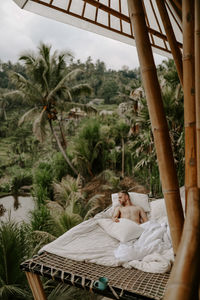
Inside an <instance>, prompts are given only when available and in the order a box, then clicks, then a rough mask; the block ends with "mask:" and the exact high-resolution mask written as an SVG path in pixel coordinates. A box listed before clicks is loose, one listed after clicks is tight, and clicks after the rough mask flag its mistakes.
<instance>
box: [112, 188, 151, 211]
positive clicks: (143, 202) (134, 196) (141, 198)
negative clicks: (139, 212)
mask: <svg viewBox="0 0 200 300" xmlns="http://www.w3.org/2000/svg"><path fill="white" fill-rule="evenodd" d="M129 195H130V199H131V202H132V203H133V204H134V205H137V206H140V207H142V208H143V209H144V211H145V212H149V211H150V210H151V208H150V205H149V200H148V195H146V194H140V193H134V192H130V193H129ZM119 205H120V203H119V199H118V193H115V194H112V206H113V207H116V206H119Z"/></svg>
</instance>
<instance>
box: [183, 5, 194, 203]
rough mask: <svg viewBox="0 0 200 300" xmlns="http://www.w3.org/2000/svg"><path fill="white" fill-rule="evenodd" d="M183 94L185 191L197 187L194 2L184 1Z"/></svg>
mask: <svg viewBox="0 0 200 300" xmlns="http://www.w3.org/2000/svg"><path fill="white" fill-rule="evenodd" d="M182 11H183V92H184V122H185V190H186V206H187V191H188V189H189V188H190V187H194V186H197V165H196V161H197V159H196V112H195V111H196V109H195V68H194V0H185V1H183V7H182Z"/></svg>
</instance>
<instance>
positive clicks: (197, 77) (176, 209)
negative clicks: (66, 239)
mask: <svg viewBox="0 0 200 300" xmlns="http://www.w3.org/2000/svg"><path fill="white" fill-rule="evenodd" d="M13 1H15V2H16V3H17V4H18V6H19V7H21V8H22V9H26V10H29V11H32V12H34V13H37V14H40V15H42V16H45V17H48V18H52V19H55V20H57V21H60V22H63V23H67V24H71V25H73V26H76V27H79V28H82V29H85V30H88V31H92V32H95V33H97V34H100V35H104V36H106V37H109V38H112V39H116V40H119V41H121V42H124V43H128V44H130V45H135V46H136V48H137V52H138V56H139V62H140V69H141V74H142V80H143V84H144V88H145V93H146V98H147V103H148V108H149V114H150V119H151V126H152V131H153V135H154V141H155V147H156V153H157V158H158V164H159V171H160V177H161V182H162V190H163V194H164V198H165V203H166V209H167V215H168V220H169V225H170V231H171V237H172V244H173V249H174V254H175V257H176V258H175V263H174V266H173V268H172V271H171V274H170V276H169V274H168V275H165V277H162V276H161V275H160V276H161V278H166V276H167V280H164V279H163V282H164V281H166V282H167V281H168V284H167V287H166V282H165V284H163V286H162V287H161V289H160V290H162V293H161V294H162V295H160V296H159V297H160V298H159V297H157V296H156V295H154V296H152V294H148V293H147V294H145V293H143V292H142V291H136V290H135V289H134V288H132V289H131V288H127V287H121V290H123V289H124V290H126V291H127V293H128V292H130V291H132V298H128V299H136V298H137V299H161V298H163V297H164V299H166V300H169V299H170V300H189V299H198V298H200V296H199V297H198V287H199V269H200V258H199V253H200V0H182V1H181V0H13ZM153 52H155V53H158V54H161V55H164V56H167V57H173V59H174V61H175V64H176V68H177V72H178V75H179V79H180V82H181V84H182V87H183V92H184V124H185V193H186V207H187V209H186V217H185V219H184V216H183V210H182V206H181V200H180V194H179V185H178V178H177V174H176V170H175V164H174V158H173V152H172V148H171V143H170V137H169V130H168V126H167V121H166V116H165V113H164V108H163V102H162V96H161V89H160V85H159V82H158V77H157V73H156V67H155V62H154V58H153ZM40 259H42V258H40ZM40 259H39V258H38V257H36V258H35V260H40ZM74 263H75V262H74ZM33 265H34V268H35V266H36V271H35V269H34V268H33V267H31V266H33ZM42 266H43V267H42ZM22 268H23V269H24V270H25V271H26V275H27V278H28V281H29V284H30V286H31V288H32V291H33V294H34V297H35V299H37V300H39V299H40V300H43V299H46V298H45V295H44V292H43V289H42V285H41V282H40V278H39V275H43V273H45V272H44V270H46V272H47V273H46V275H44V276H47V277H48V276H51V277H53V276H52V272H53V271H54V270H57V273H59V272H60V277H59V276H58V277H59V278H60V279H63V281H65V280H64V278H65V276H64V275H63V274H65V271H64V270H63V269H62V268H60V269H59V268H58V269H56V267H55V266H54V267H52V263H50V262H49V260H48V261H47V262H46V265H44V264H43V262H41V261H40V263H38V261H34V259H32V260H29V261H28V262H25V263H24V264H23V265H22ZM37 268H39V269H37ZM41 268H42V271H41ZM84 268H86V266H85V267H84ZM98 268H99V269H100V266H98ZM52 270H53V271H52ZM49 272H50V273H49ZM63 272H64V273H63ZM129 272H132V271H129ZM69 273H70V272H69ZM142 273H143V272H142ZM38 274H39V275H38ZM76 274H77V273H76ZM130 274H131V273H130ZM143 275H144V274H143ZM143 275H141V278H142V276H143ZM63 276H64V277H63ZM132 276H133V275H132ZM154 276H155V274H154ZM55 277H56V276H55ZM133 277H134V276H133ZM67 278H68V277H67ZM82 278H85V277H84V276H82ZM161 278H160V279H159V280H160V282H162V279H161ZM168 278H169V280H168ZM57 279H58V278H57ZM82 280H83V279H81V282H82ZM87 280H88V279H87ZM87 280H86V279H85V282H86V281H87ZM152 280H153V277H152V278H151V279H149V282H150V283H151V282H152ZM66 281H67V279H66ZM79 281H80V278H79V279H77V285H79V284H80V286H81V285H82V286H84V287H86V288H88V289H90V288H91V287H90V284H91V282H92V279H90V281H89V282H90V283H87V284H89V286H87V285H86V284H84V285H83V284H82V283H80V282H79ZM133 281H134V279H133ZM67 282H68V281H67ZM69 282H71V283H72V280H71V279H70V280H69ZM69 282H68V283H69ZM141 282H143V281H142V279H141ZM73 283H74V280H73ZM118 285H119V284H118ZM114 286H116V285H115V283H113V287H114ZM113 287H112V289H113ZM150 287H151V284H150V285H149V287H148V288H149V290H150ZM164 294H165V295H164ZM113 295H114V294H113V292H112V293H111V295H110V296H112V297H113V298H117V297H119V296H120V297H121V299H125V298H127V297H130V295H129V296H127V297H125V296H124V295H119V294H117V296H116V295H115V296H113ZM135 295H137V297H136V296H135ZM134 297H136V298H134ZM145 297H146V298H145ZM156 297H157V298H156Z"/></svg>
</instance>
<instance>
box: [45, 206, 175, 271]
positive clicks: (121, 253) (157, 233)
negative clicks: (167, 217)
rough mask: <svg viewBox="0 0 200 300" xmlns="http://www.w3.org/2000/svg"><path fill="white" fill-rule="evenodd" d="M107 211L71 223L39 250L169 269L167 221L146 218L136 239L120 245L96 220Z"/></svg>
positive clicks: (108, 263)
mask: <svg viewBox="0 0 200 300" xmlns="http://www.w3.org/2000/svg"><path fill="white" fill-rule="evenodd" d="M111 214H112V209H109V210H108V211H106V212H102V213H100V214H98V215H96V216H95V217H94V218H92V219H90V220H88V221H85V222H83V223H81V224H79V225H78V226H75V227H74V228H72V229H71V230H69V231H67V232H66V233H64V234H63V235H62V236H60V237H59V238H57V239H56V240H55V241H53V242H51V243H49V244H47V245H45V246H44V247H43V248H42V249H41V250H40V252H42V251H47V252H50V253H54V254H57V255H59V256H61V257H64V258H69V259H73V260H78V261H85V262H91V263H96V264H100V265H106V266H113V267H114V266H124V267H125V268H132V267H134V268H136V269H139V270H142V271H146V272H152V273H165V272H167V271H169V270H170V268H171V263H172V261H173V251H172V246H171V240H170V237H169V234H168V225H167V222H164V223H161V224H160V223H158V222H154V221H148V222H146V223H144V224H142V225H141V226H143V227H144V229H145V230H144V232H143V233H142V235H141V236H140V238H139V239H137V240H134V241H130V242H128V243H126V244H121V243H120V242H119V241H118V240H116V239H115V238H112V237H111V236H109V235H108V234H107V233H106V232H105V231H104V230H103V229H102V228H101V227H100V226H99V225H98V223H97V219H98V218H107V217H110V216H111Z"/></svg>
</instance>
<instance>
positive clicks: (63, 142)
mask: <svg viewBox="0 0 200 300" xmlns="http://www.w3.org/2000/svg"><path fill="white" fill-rule="evenodd" d="M58 124H59V127H60V133H61V137H62V146H63V149H65V150H66V148H67V142H66V139H65V135H64V132H63V124H62V120H61V121H58Z"/></svg>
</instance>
